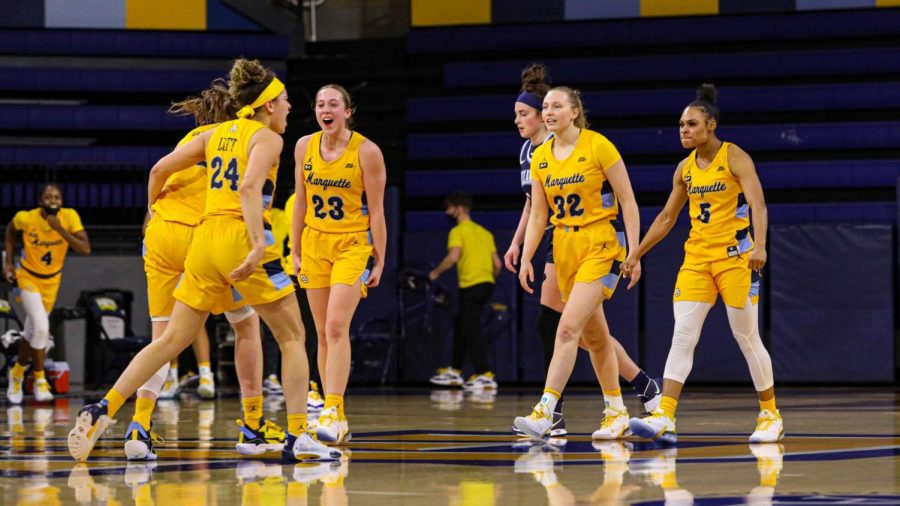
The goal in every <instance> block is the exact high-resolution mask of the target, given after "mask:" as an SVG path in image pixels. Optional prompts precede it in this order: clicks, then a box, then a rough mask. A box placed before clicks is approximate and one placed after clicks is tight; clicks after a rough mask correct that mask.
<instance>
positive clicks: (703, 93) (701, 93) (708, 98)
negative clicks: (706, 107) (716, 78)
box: [697, 83, 717, 105]
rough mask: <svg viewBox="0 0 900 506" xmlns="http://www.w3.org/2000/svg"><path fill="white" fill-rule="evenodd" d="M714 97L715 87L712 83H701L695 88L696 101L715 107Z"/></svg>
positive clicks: (715, 93)
mask: <svg viewBox="0 0 900 506" xmlns="http://www.w3.org/2000/svg"><path fill="white" fill-rule="evenodd" d="M716 95H717V92H716V86H715V85H714V84H712V83H703V84H701V85H700V86H699V87H698V88H697V100H703V101H705V102H709V103H710V104H713V105H716Z"/></svg>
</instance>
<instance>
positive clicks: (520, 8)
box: [491, 0, 565, 24]
mask: <svg viewBox="0 0 900 506" xmlns="http://www.w3.org/2000/svg"><path fill="white" fill-rule="evenodd" d="M564 10H565V0H492V1H491V23H497V24H499V23H547V22H552V21H562V19H563V11H564Z"/></svg>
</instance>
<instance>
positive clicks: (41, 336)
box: [19, 290, 50, 350]
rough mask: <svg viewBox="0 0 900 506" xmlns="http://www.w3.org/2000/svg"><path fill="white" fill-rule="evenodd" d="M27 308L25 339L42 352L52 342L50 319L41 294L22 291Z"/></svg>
mask: <svg viewBox="0 0 900 506" xmlns="http://www.w3.org/2000/svg"><path fill="white" fill-rule="evenodd" d="M19 297H21V299H22V307H24V308H25V316H26V318H25V338H26V339H28V342H29V343H30V344H31V347H32V348H34V349H36V350H42V349H44V348H46V347H47V344H49V342H50V318H49V316H48V315H47V311H46V310H45V309H44V301H43V300H41V294H39V293H36V292H26V291H24V290H23V291H22V293H21V294H20V295H19Z"/></svg>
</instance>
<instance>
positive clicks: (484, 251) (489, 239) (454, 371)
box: [428, 192, 500, 391]
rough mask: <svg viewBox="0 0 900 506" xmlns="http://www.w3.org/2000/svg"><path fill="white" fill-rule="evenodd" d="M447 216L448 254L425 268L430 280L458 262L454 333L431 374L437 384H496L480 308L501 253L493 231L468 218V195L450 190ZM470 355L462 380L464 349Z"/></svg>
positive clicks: (491, 289)
mask: <svg viewBox="0 0 900 506" xmlns="http://www.w3.org/2000/svg"><path fill="white" fill-rule="evenodd" d="M444 207H445V209H446V211H445V212H446V213H447V216H448V217H450V219H452V220H454V221H455V222H456V226H455V227H453V228H452V229H451V230H450V237H449V238H448V240H447V256H445V257H444V259H443V260H441V263H440V264H438V266H437V267H435V268H434V270H433V271H431V272H430V273H428V277H429V278H430V279H431V280H432V281H434V280H436V279H437V278H438V277H440V275H441V274H442V273H444V271H446V270H448V269H450V268H451V267H453V266H454V265H456V272H457V275H458V277H459V306H458V310H457V313H456V331H455V333H454V336H453V359H452V362H451V364H450V367H444V368H441V369H438V371H437V374H436V375H434V376H432V378H431V382H432V383H434V384H435V385H444V386H446V385H450V386H460V385H462V386H464V387H465V389H466V390H472V391H482V390H486V389H487V390H496V388H497V382H496V381H495V380H494V373H493V372H491V367H490V364H489V363H488V350H487V339H486V338H485V336H483V335H481V329H480V328H479V324H480V322H481V313H482V312H483V311H484V307H485V306H486V305H487V303H488V300H489V299H490V297H491V294H492V293H493V292H494V279H495V278H496V277H497V274H499V273H500V257H499V256H497V247H496V246H495V245H494V236H493V234H491V233H490V232H489V231H488V230H487V229H485V228H484V227H482V226H481V225H479V224H477V223H475V222H474V221H472V218H471V217H470V215H469V213H470V212H471V210H472V196H471V195H469V194H468V193H461V192H457V193H452V194H450V195H448V196H447V198H446V199H444ZM467 350H468V352H469V357H470V358H471V359H472V365H474V367H475V374H474V375H472V376H471V377H470V378H469V381H467V382H465V385H463V380H462V376H461V373H462V367H463V362H464V361H465V358H466V351H467Z"/></svg>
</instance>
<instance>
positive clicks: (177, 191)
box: [151, 124, 216, 227]
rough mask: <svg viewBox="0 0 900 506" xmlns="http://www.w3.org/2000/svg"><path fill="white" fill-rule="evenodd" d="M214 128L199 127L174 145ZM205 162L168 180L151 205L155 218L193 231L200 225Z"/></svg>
mask: <svg viewBox="0 0 900 506" xmlns="http://www.w3.org/2000/svg"><path fill="white" fill-rule="evenodd" d="M215 127H216V124H212V125H203V126H199V127H197V128H195V129H193V130H191V131H190V132H188V134H187V135H185V136H184V138H183V139H181V140H180V141H179V142H178V146H182V145H183V144H186V143H188V142H190V141H192V140H193V139H194V138H195V137H197V136H198V135H200V134H202V133H203V132H206V131H208V130H210V129H212V128H215ZM206 186H207V181H206V162H205V161H203V162H200V163H198V164H197V165H195V166H193V167H191V168H190V169H185V170H182V171H180V172H176V173H175V174H172V175H171V176H169V179H167V180H166V185H165V186H164V187H163V191H162V193H160V194H159V197H158V198H157V199H156V202H154V203H153V206H152V208H151V210H152V211H153V214H154V215H155V216H159V217H160V218H162V219H163V220H166V221H175V222H178V223H183V224H185V225H188V226H191V227H194V226H196V225H197V223H200V217H201V216H203V209H204V207H205V205H206Z"/></svg>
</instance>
